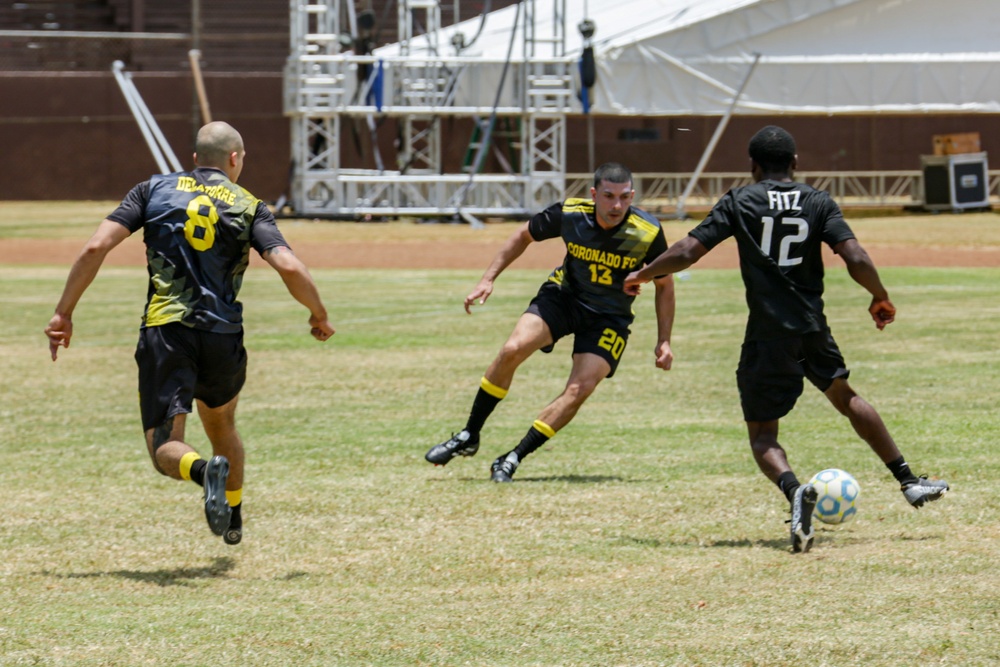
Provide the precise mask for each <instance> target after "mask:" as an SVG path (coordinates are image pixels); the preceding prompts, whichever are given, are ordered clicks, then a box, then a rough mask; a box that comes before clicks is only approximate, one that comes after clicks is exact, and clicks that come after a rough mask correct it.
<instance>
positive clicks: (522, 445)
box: [514, 421, 555, 461]
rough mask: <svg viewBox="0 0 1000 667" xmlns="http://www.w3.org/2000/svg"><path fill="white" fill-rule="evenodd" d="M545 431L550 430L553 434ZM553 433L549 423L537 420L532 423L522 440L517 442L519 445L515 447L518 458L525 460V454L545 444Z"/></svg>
mask: <svg viewBox="0 0 1000 667" xmlns="http://www.w3.org/2000/svg"><path fill="white" fill-rule="evenodd" d="M539 426H541V428H539ZM545 431H548V432H549V433H550V434H551V435H547V434H546V433H545ZM553 435H555V432H554V431H552V429H551V428H550V427H549V426H548V425H547V424H543V423H542V422H539V421H536V422H535V423H534V424H532V425H531V428H529V429H528V432H527V433H526V434H525V435H524V437H523V438H521V442H519V443H518V444H517V447H515V448H514V453H515V454H517V460H518V461H523V460H524V457H525V456H527V455H528V454H530V453H531V452H533V451H535V450H536V449H538V448H539V447H541V446H542V445H544V444H545V443H546V442H547V441H548V439H549V438H551V437H552V436H553Z"/></svg>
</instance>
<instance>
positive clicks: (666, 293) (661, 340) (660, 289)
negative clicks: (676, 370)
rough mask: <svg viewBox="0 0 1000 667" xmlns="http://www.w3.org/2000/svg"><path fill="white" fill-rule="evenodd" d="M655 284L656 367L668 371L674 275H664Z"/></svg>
mask: <svg viewBox="0 0 1000 667" xmlns="http://www.w3.org/2000/svg"><path fill="white" fill-rule="evenodd" d="M654 284H655V285H656V333H657V335H656V349H655V350H654V351H653V353H654V355H655V356H656V367H657V368H662V369H663V370H665V371H669V370H670V367H671V366H672V365H673V363H674V352H673V350H672V349H671V347H670V336H671V334H672V333H673V329H674V313H675V312H676V304H677V301H676V297H675V293H674V277H673V276H664V277H663V278H657V279H656V280H655V281H654Z"/></svg>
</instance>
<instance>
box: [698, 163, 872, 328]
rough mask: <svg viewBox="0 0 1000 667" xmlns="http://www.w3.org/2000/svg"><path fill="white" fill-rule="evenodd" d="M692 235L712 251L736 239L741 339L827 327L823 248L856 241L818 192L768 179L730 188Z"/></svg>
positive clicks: (833, 204)
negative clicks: (742, 292) (743, 315)
mask: <svg viewBox="0 0 1000 667" xmlns="http://www.w3.org/2000/svg"><path fill="white" fill-rule="evenodd" d="M690 235H691V236H693V237H694V238H695V239H697V240H698V241H700V242H701V243H702V245H704V246H705V247H706V248H708V249H709V250H711V249H712V248H714V247H715V246H716V245H718V244H719V243H721V242H722V241H724V240H725V239H727V238H729V237H730V236H733V237H735V238H736V245H737V248H738V250H739V255H740V272H741V273H742V276H743V284H744V286H745V287H746V300H747V306H749V308H750V316H749V318H748V319H747V329H746V340H748V341H749V340H767V339H774V338H782V337H786V336H793V335H799V334H804V333H810V332H814V331H823V330H825V329H826V326H827V325H826V317H825V316H824V314H823V255H822V246H821V244H822V243H826V244H827V245H829V246H830V247H831V248H832V247H834V246H835V245H837V244H838V243H841V242H842V241H846V240H848V239H853V238H854V233H853V232H852V231H851V228H850V227H849V226H848V225H847V222H845V221H844V216H843V214H842V213H841V212H840V207H839V206H837V204H836V202H834V201H833V199H831V198H830V196H829V195H828V194H827V193H826V192H823V191H822V190H816V189H815V188H813V187H811V186H808V185H805V184H803V183H795V182H792V181H771V180H765V181H761V182H759V183H755V184H753V185H748V186H745V187H742V188H735V189H733V190H730V191H729V192H728V193H727V194H726V195H725V196H724V197H723V198H722V199H720V200H719V202H718V203H717V204H716V205H715V207H714V208H713V209H712V211H711V212H710V213H709V214H708V217H707V218H705V220H704V221H702V223H701V224H700V225H698V226H697V227H695V228H694V229H692V230H691V232H690Z"/></svg>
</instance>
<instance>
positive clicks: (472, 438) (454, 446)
mask: <svg viewBox="0 0 1000 667" xmlns="http://www.w3.org/2000/svg"><path fill="white" fill-rule="evenodd" d="M478 451H479V435H478V434H477V435H472V434H471V433H469V432H468V431H459V432H458V433H455V434H453V435H452V436H451V438H450V439H448V440H446V441H445V442H442V443H441V444H440V445H434V446H433V447H431V448H430V449H429V450H428V451H427V454H425V455H424V458H425V459H427V461H428V463H433V464H434V465H436V466H443V465H447V463H448V461H451V460H452V459H453V458H455V457H456V456H475V454H476V452H478Z"/></svg>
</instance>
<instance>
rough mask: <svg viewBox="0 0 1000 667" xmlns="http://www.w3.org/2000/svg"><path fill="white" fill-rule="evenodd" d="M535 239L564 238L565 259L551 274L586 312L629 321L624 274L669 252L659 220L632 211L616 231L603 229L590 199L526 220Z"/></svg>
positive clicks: (629, 298)
mask: <svg viewBox="0 0 1000 667" xmlns="http://www.w3.org/2000/svg"><path fill="white" fill-rule="evenodd" d="M528 232H529V233H530V234H531V238H533V239H534V240H535V241H544V240H545V239H553V238H556V237H562V240H563V242H564V243H565V244H566V258H565V259H564V260H563V263H562V266H560V267H558V268H557V269H556V270H555V271H553V272H552V274H551V275H550V276H549V280H550V281H552V282H554V283H556V284H557V285H559V287H560V288H561V289H562V290H563V292H564V293H568V294H569V295H571V296H572V297H573V298H575V299H577V300H578V301H579V302H580V303H581V304H582V305H583V306H584V307H585V308H587V309H588V310H591V311H594V312H597V313H605V314H614V315H622V316H625V317H629V318H631V317H632V316H633V313H632V302H633V301H634V300H635V297H633V296H630V295H628V294H626V293H625V291H624V289H623V284H624V282H625V276H627V275H628V274H629V273H631V272H632V271H636V270H638V269H640V268H642V267H643V266H645V265H646V264H648V263H649V262H651V261H652V260H653V259H654V258H656V257H657V256H658V255H659V254H660V253H662V252H665V251H666V249H667V240H666V237H665V236H664V235H663V229H662V228H661V227H660V222H659V220H657V219H656V218H655V217H653V216H652V215H650V214H649V213H647V212H645V211H642V210H640V209H637V208H635V207H630V208H629V210H628V212H627V214H626V215H625V216H624V219H623V220H622V222H621V223H619V224H618V225H617V226H616V227H612V228H611V229H604V228H603V227H601V226H600V225H599V224H597V220H596V218H595V213H594V202H593V201H592V200H590V199H567V200H566V201H565V202H562V203H557V204H553V205H552V206H549V207H548V208H547V209H545V210H544V211H542V212H541V213H537V214H535V215H534V216H533V217H532V218H531V220H530V221H529V222H528Z"/></svg>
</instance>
